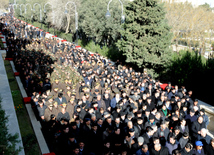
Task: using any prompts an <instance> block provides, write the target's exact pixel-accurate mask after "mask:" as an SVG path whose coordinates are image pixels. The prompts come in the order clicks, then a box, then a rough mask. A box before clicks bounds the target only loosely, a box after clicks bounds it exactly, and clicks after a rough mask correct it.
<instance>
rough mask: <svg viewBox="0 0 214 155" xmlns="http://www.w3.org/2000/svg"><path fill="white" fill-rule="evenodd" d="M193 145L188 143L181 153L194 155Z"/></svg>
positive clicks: (182, 154)
mask: <svg viewBox="0 0 214 155" xmlns="http://www.w3.org/2000/svg"><path fill="white" fill-rule="evenodd" d="M192 149H193V146H192V144H190V143H187V144H186V145H185V147H184V148H183V149H182V150H181V155H193V150H192Z"/></svg>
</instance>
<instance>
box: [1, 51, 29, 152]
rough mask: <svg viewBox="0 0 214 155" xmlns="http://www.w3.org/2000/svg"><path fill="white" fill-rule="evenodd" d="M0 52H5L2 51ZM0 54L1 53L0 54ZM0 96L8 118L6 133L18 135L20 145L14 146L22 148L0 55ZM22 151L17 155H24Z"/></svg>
mask: <svg viewBox="0 0 214 155" xmlns="http://www.w3.org/2000/svg"><path fill="white" fill-rule="evenodd" d="M1 52H5V51H2V50H1ZM0 54H1V53H0ZM0 79H1V80H0V87H1V89H0V95H1V98H2V103H1V105H2V109H3V110H5V113H6V116H8V120H9V121H8V132H9V133H10V134H12V135H14V134H16V133H18V135H19V137H18V140H20V143H18V145H17V146H16V147H17V148H19V147H22V148H24V147H23V143H22V138H21V133H20V130H19V124H18V120H17V117H16V112H15V109H14V103H13V98H12V95H11V90H10V86H9V83H8V78H7V74H6V71H5V67H4V61H3V59H2V56H1V55H0ZM24 154H25V152H24V149H22V150H21V152H20V153H19V155H24Z"/></svg>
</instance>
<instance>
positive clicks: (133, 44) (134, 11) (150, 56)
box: [117, 0, 172, 71]
mask: <svg viewBox="0 0 214 155" xmlns="http://www.w3.org/2000/svg"><path fill="white" fill-rule="evenodd" d="M125 12H126V21H125V23H124V24H123V30H122V31H121V34H122V36H123V39H122V40H119V41H118V42H117V46H118V48H119V49H120V50H121V51H122V52H123V55H125V56H126V62H128V63H133V64H135V65H137V66H138V67H139V68H147V69H148V70H154V71H160V70H161V69H164V67H165V65H166V64H167V63H168V62H169V61H170V59H171V54H172V52H171V49H170V48H169V46H170V44H171V39H172V34H171V33H170V27H169V26H168V24H167V21H166V20H165V10H164V7H163V4H162V3H160V2H159V1H158V0H134V1H133V2H130V3H129V4H128V5H127V6H126V10H125Z"/></svg>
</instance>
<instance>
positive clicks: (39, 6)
mask: <svg viewBox="0 0 214 155" xmlns="http://www.w3.org/2000/svg"><path fill="white" fill-rule="evenodd" d="M36 5H39V7H40V22H41V28H42V7H41V5H40V4H39V3H35V4H34V5H33V11H34V12H35V6H36Z"/></svg>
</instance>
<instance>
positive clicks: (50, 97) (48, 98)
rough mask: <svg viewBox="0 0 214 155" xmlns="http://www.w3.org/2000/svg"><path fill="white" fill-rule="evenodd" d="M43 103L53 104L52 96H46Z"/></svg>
mask: <svg viewBox="0 0 214 155" xmlns="http://www.w3.org/2000/svg"><path fill="white" fill-rule="evenodd" d="M45 104H46V105H47V106H48V105H53V96H48V97H47V101H46V102H45Z"/></svg>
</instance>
